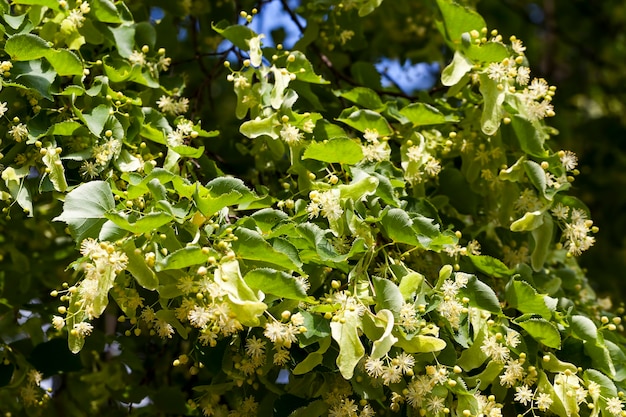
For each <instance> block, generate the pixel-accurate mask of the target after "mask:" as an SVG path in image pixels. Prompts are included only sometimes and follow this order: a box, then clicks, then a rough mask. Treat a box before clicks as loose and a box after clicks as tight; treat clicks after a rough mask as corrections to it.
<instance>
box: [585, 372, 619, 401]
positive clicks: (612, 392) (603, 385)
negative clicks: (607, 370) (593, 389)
mask: <svg viewBox="0 0 626 417" xmlns="http://www.w3.org/2000/svg"><path fill="white" fill-rule="evenodd" d="M583 379H584V380H585V383H586V384H589V382H590V381H593V382H595V383H596V384H598V385H600V395H601V396H603V397H604V398H611V397H617V389H616V388H615V384H614V383H613V381H611V380H610V379H609V378H608V377H607V376H606V375H604V374H603V373H602V372H599V371H597V370H595V369H587V370H585V372H584V373H583Z"/></svg>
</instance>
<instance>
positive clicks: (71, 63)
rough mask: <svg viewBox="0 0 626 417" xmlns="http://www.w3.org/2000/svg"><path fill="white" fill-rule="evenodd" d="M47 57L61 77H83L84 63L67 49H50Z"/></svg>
mask: <svg viewBox="0 0 626 417" xmlns="http://www.w3.org/2000/svg"><path fill="white" fill-rule="evenodd" d="M45 57H46V59H47V60H48V62H50V64H51V65H52V68H54V70H55V71H56V72H57V73H58V74H59V75H61V76H66V75H83V62H82V61H81V60H80V58H79V57H78V56H76V54H74V53H73V52H71V51H69V50H67V49H50V50H48V52H47V53H46V55H45Z"/></svg>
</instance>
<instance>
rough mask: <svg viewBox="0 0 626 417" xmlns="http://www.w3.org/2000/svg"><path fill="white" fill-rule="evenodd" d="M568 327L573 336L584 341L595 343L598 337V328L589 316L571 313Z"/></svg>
mask: <svg viewBox="0 0 626 417" xmlns="http://www.w3.org/2000/svg"><path fill="white" fill-rule="evenodd" d="M570 329H571V330H572V332H573V333H574V336H575V337H577V338H579V339H582V340H584V341H586V342H592V343H595V342H596V340H597V339H598V328H597V327H596V325H595V323H594V322H593V321H592V320H591V319H590V318H589V317H586V316H582V315H579V314H575V315H573V316H572V317H571V319H570Z"/></svg>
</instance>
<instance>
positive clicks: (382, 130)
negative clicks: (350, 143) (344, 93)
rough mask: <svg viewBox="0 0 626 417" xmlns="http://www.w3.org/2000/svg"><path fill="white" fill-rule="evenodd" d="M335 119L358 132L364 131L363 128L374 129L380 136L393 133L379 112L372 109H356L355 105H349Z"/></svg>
mask: <svg viewBox="0 0 626 417" xmlns="http://www.w3.org/2000/svg"><path fill="white" fill-rule="evenodd" d="M337 120H339V121H340V122H343V123H345V124H347V125H348V126H350V127H353V128H355V129H356V130H358V131H359V132H364V131H365V129H370V130H376V131H377V132H378V134H379V135H380V136H387V135H391V134H392V133H393V130H392V129H391V126H389V123H388V122H387V120H386V119H385V118H384V117H383V116H381V115H380V113H377V112H375V111H372V110H357V109H356V107H350V108H348V109H345V110H344V111H342V112H341V114H340V115H339V117H338V118H337Z"/></svg>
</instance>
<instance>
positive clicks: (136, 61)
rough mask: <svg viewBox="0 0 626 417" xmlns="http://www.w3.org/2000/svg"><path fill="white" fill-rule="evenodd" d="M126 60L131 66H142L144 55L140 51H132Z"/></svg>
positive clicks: (144, 60) (144, 62) (144, 59)
mask: <svg viewBox="0 0 626 417" xmlns="http://www.w3.org/2000/svg"><path fill="white" fill-rule="evenodd" d="M128 60H129V61H130V63H131V64H133V65H139V66H144V65H145V64H146V55H145V54H144V53H143V52H141V51H133V52H132V53H131V54H130V56H129V57H128Z"/></svg>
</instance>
